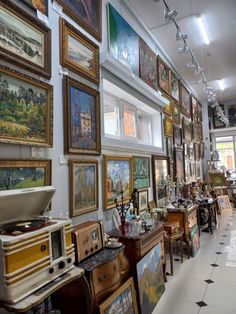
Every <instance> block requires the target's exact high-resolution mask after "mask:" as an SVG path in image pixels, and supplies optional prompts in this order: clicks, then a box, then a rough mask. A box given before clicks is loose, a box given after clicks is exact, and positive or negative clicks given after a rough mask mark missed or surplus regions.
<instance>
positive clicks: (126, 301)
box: [99, 277, 138, 314]
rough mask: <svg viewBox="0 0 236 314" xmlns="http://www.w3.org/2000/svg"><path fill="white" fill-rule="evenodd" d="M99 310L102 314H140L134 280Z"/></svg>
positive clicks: (131, 279) (130, 280)
mask: <svg viewBox="0 0 236 314" xmlns="http://www.w3.org/2000/svg"><path fill="white" fill-rule="evenodd" d="M99 308H100V312H99V313H100V314H118V313H119V314H138V307H137V301H136V292H135V288H134V280H133V278H132V277H131V278H130V279H128V280H127V281H126V282H125V283H124V284H123V285H122V286H121V287H120V288H118V289H117V290H116V291H115V292H114V293H113V294H112V295H111V296H109V297H108V298H107V299H106V300H105V301H104V302H103V303H102V304H101V305H100V306H99Z"/></svg>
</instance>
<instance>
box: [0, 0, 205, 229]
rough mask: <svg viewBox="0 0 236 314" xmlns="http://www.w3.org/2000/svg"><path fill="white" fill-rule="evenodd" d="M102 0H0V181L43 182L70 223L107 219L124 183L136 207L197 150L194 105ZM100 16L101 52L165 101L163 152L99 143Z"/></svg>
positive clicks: (185, 175)
mask: <svg viewBox="0 0 236 314" xmlns="http://www.w3.org/2000/svg"><path fill="white" fill-rule="evenodd" d="M113 3H116V0H113V1H112V4H113ZM103 4H104V3H103V2H102V0H86V1H80V0H77V1H69V0H57V1H56V0H55V1H49V0H44V1H40V2H35V1H32V0H23V1H20V0H9V1H7V2H6V1H3V0H0V21H1V22H0V32H1V34H2V36H3V39H2V40H1V41H0V57H1V60H2V61H1V62H0V145H1V149H0V158H1V159H0V168H1V169H2V171H1V173H0V184H1V188H0V189H1V190H4V189H16V188H22V187H33V186H42V185H49V184H52V185H54V186H55V187H56V190H57V192H56V195H55V197H54V200H53V202H52V206H51V209H52V211H53V212H52V215H54V214H55V215H58V214H60V215H64V216H68V215H69V216H70V217H71V218H73V221H74V222H75V223H77V222H82V221H84V220H88V219H97V218H102V217H105V219H109V218H107V217H108V216H107V215H106V214H105V212H107V210H108V209H111V208H113V207H114V205H115V199H119V198H120V197H121V192H123V196H124V198H125V200H129V199H130V197H131V193H132V191H133V189H136V190H137V191H138V208H140V210H145V207H147V204H148V202H149V201H151V200H153V199H154V198H156V200H158V199H160V198H165V197H166V195H165V191H164V188H163V186H164V185H165V182H166V180H167V177H168V175H171V177H172V179H173V180H175V179H176V175H178V176H179V177H180V178H181V183H188V182H190V181H193V180H195V179H196V178H197V177H196V175H195V174H196V172H198V173H199V163H200V160H201V158H202V156H203V153H202V150H203V152H204V146H203V142H202V116H201V104H200V103H199V102H198V100H197V99H196V97H195V96H193V95H191V93H190V91H189V90H188V88H187V87H186V85H185V84H184V83H183V82H180V79H179V77H178V75H177V74H176V73H175V72H174V71H173V69H172V68H170V67H169V65H168V64H167V63H166V62H165V61H164V58H163V56H159V55H158V54H157V52H156V51H154V50H153V46H152V47H150V46H149V44H148V42H149V41H148V40H146V38H145V36H143V37H142V36H140V34H138V33H137V32H136V31H135V30H134V29H133V27H131V26H130V25H129V23H128V22H127V21H126V20H125V19H124V17H122V15H121V14H120V13H119V12H118V11H117V8H116V9H115V7H113V5H112V4H110V3H109V1H105V5H103ZM102 19H104V20H105V21H106V23H105V24H106V27H107V31H108V35H109V36H108V39H109V40H108V41H109V43H108V46H107V47H106V49H107V51H108V53H109V54H110V55H111V56H112V57H113V58H114V59H116V60H118V61H119V62H120V63H121V64H122V66H125V67H126V68H127V67H128V68H129V69H131V71H132V73H134V75H136V76H137V77H138V79H139V80H141V81H142V82H144V83H145V84H146V86H147V88H148V89H150V87H151V88H152V89H153V90H155V91H158V90H160V91H161V93H162V97H164V98H165V100H166V103H167V105H166V107H165V108H164V110H163V111H162V113H163V117H165V118H164V123H163V126H164V127H163V132H164V135H165V140H166V145H165V146H166V153H165V154H164V155H165V156H158V155H154V156H152V154H151V153H150V152H149V153H148V152H147V153H145V152H143V151H142V152H141V153H140V154H139V153H138V152H137V151H136V152H134V153H133V152H132V151H130V150H127V149H126V151H125V150H123V151H122V152H120V151H119V150H116V153H114V149H112V148H110V150H109V148H107V147H106V150H105V149H104V147H103V145H102V139H103V134H102V130H103V128H102V127H101V124H102V123H103V117H102V116H101V112H103V111H102V110H101V107H102V105H103V104H102V103H100V101H101V99H102V97H101V96H102V92H103V91H102V86H101V84H100V83H101V78H100V77H101V73H100V72H101V67H100V64H99V62H100V53H101V51H102V47H103V46H102V42H103V38H102V37H103V34H104V30H103V31H102V25H104V23H102ZM105 33H106V32H105ZM9 34H11V35H12V36H9ZM25 34H27V36H25ZM4 36H5V38H4ZM125 43H126V45H125ZM127 56H128V57H127ZM137 89H138V88H137ZM158 108H159V107H158ZM159 110H162V109H161V107H160V108H159ZM161 136H162V135H161V134H160V137H161ZM162 139H163V140H164V138H162ZM193 143H194V145H193ZM121 146H122V144H121ZM151 161H152V162H151ZM184 162H185V163H184ZM175 164H178V165H179V167H175V166H174V165H175ZM196 168H197V171H196ZM177 169H178V171H179V172H181V173H179V174H177V173H176V171H177ZM6 176H8V182H9V184H8V185H7V186H6V185H4V184H5V183H4V182H6V180H5V178H6ZM103 211H104V213H103Z"/></svg>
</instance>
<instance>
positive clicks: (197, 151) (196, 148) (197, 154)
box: [193, 142, 200, 161]
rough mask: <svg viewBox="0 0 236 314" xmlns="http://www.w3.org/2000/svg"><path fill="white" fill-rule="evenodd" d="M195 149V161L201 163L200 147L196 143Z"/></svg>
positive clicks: (194, 144)
mask: <svg viewBox="0 0 236 314" xmlns="http://www.w3.org/2000/svg"><path fill="white" fill-rule="evenodd" d="M193 147H194V160H195V161H199V160H200V145H199V144H198V143H195V142H194V143H193Z"/></svg>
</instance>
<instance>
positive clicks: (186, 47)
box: [178, 43, 189, 53]
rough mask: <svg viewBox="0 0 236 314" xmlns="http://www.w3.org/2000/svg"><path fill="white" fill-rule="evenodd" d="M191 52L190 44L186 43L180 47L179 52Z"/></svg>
mask: <svg viewBox="0 0 236 314" xmlns="http://www.w3.org/2000/svg"><path fill="white" fill-rule="evenodd" d="M187 52H189V46H188V45H187V44H186V43H184V46H183V47H182V48H178V53H187Z"/></svg>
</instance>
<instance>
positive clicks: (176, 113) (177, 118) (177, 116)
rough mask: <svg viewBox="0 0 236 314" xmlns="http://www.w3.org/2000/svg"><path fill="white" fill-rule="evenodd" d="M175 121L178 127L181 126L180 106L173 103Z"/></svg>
mask: <svg viewBox="0 0 236 314" xmlns="http://www.w3.org/2000/svg"><path fill="white" fill-rule="evenodd" d="M173 119H174V123H175V124H176V125H180V123H181V118H180V106H179V104H177V102H173Z"/></svg>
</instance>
